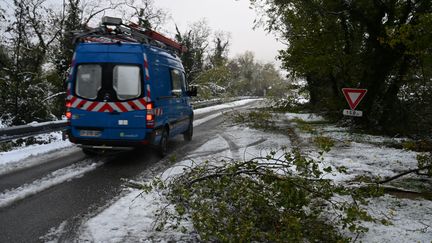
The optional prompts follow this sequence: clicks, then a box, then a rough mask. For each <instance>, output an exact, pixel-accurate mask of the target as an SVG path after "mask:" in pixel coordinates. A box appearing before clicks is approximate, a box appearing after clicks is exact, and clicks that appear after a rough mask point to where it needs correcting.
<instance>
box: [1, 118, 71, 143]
mask: <svg viewBox="0 0 432 243" xmlns="http://www.w3.org/2000/svg"><path fill="white" fill-rule="evenodd" d="M66 124H67V121H66V120H60V121H52V122H42V123H35V124H28V125H21V126H14V127H6V128H1V129H0V143H2V142H9V141H11V140H14V139H18V138H24V137H30V136H36V135H40V134H44V133H50V132H56V131H61V130H62V129H64V128H65V127H66Z"/></svg>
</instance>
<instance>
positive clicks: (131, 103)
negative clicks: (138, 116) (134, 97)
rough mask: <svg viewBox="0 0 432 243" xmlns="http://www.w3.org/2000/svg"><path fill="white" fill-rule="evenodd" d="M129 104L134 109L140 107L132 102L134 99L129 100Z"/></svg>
mask: <svg viewBox="0 0 432 243" xmlns="http://www.w3.org/2000/svg"><path fill="white" fill-rule="evenodd" d="M127 103H128V104H129V105H130V107H131V108H132V109H134V110H138V107H137V106H136V105H135V104H134V103H133V102H132V101H128V102H127Z"/></svg>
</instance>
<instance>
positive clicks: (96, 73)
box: [75, 64, 102, 99]
mask: <svg viewBox="0 0 432 243" xmlns="http://www.w3.org/2000/svg"><path fill="white" fill-rule="evenodd" d="M101 87H102V67H101V66H100V65H94V64H81V65H79V66H78V69H77V76H76V87H75V93H76V94H77V95H78V96H81V97H82V98H85V99H96V97H97V94H98V92H99V90H100V89H101Z"/></svg>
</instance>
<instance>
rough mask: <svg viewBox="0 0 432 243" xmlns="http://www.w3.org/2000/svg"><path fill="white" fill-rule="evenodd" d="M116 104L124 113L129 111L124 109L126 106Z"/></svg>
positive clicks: (119, 103)
mask: <svg viewBox="0 0 432 243" xmlns="http://www.w3.org/2000/svg"><path fill="white" fill-rule="evenodd" d="M115 104H116V105H117V107H118V108H119V109H120V110H121V111H123V112H126V111H128V110H127V109H126V107H124V106H123V105H122V103H121V102H116V103H115Z"/></svg>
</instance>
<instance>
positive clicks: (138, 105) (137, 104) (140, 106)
mask: <svg viewBox="0 0 432 243" xmlns="http://www.w3.org/2000/svg"><path fill="white" fill-rule="evenodd" d="M132 102H133V103H134V104H135V105H136V106H137V107H138V108H140V110H144V109H145V106H143V104H141V102H139V101H138V100H134V101H132Z"/></svg>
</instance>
